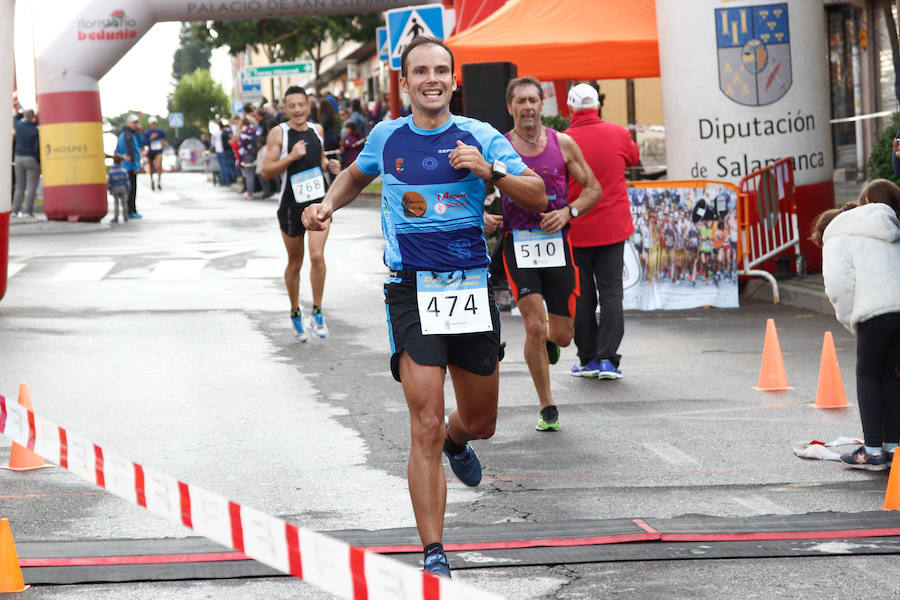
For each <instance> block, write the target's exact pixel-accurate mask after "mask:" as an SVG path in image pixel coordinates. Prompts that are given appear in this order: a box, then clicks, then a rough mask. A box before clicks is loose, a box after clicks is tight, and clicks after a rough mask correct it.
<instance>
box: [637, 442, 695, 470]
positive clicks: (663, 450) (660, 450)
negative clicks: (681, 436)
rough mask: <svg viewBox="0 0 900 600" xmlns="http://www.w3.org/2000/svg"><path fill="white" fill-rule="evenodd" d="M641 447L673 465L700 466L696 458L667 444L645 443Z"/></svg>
mask: <svg viewBox="0 0 900 600" xmlns="http://www.w3.org/2000/svg"><path fill="white" fill-rule="evenodd" d="M641 445H642V446H643V447H644V448H646V449H647V450H649V451H650V452H652V453H653V454H655V455H657V456H658V457H660V458H661V459H663V460H664V461H666V462H668V463H670V464H673V465H696V464H699V463H698V462H697V461H696V460H695V459H694V458H692V457H690V456H688V455H687V454H685V453H684V452H682V451H681V450H679V449H678V448H676V447H675V446H672V445H671V444H666V443H665V442H652V443H651V442H644V443H643V444H641Z"/></svg>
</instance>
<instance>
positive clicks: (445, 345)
mask: <svg viewBox="0 0 900 600" xmlns="http://www.w3.org/2000/svg"><path fill="white" fill-rule="evenodd" d="M488 298H489V300H490V304H491V322H492V323H493V329H492V331H483V332H479V333H457V334H452V335H422V326H421V324H420V323H419V307H418V304H417V303H416V280H415V272H406V271H404V272H403V279H402V281H398V278H393V277H392V278H391V279H390V280H389V281H388V282H386V283H385V284H384V304H385V310H386V312H387V323H388V335H389V336H390V341H391V353H392V354H391V374H392V375H393V376H394V379H396V380H397V381H400V354H401V353H402V352H403V351H404V350H405V351H406V353H407V354H409V357H410V358H412V359H413V361H415V362H416V363H418V364H420V365H428V366H439V367H446V366H447V365H454V366H457V367H459V368H461V369H463V370H466V371H469V372H470V373H474V374H475V375H490V374H492V373H493V372H494V370H495V369H496V368H497V362H499V361H500V360H502V359H503V350H502V348H501V345H500V311H499V310H497V303H496V302H495V301H494V293H493V291H492V290H491V288H490V285H488Z"/></svg>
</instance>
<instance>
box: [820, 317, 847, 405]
mask: <svg viewBox="0 0 900 600" xmlns="http://www.w3.org/2000/svg"><path fill="white" fill-rule="evenodd" d="M813 406H815V407H816V408H846V407H848V406H850V405H849V404H847V395H846V394H844V381H843V380H842V379H841V368H840V367H839V366H838V359H837V352H836V351H835V349H834V339H833V338H832V337H831V332H830V331H826V332H825V339H824V340H823V341H822V360H821V361H820V362H819V385H818V388H817V389H816V403H815V404H813Z"/></svg>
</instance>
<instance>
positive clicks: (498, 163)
mask: <svg viewBox="0 0 900 600" xmlns="http://www.w3.org/2000/svg"><path fill="white" fill-rule="evenodd" d="M504 177H506V163H505V162H503V161H502V160H495V161H494V162H492V163H491V179H493V180H494V181H497V180H498V179H502V178H504Z"/></svg>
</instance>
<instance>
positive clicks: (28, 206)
mask: <svg viewBox="0 0 900 600" xmlns="http://www.w3.org/2000/svg"><path fill="white" fill-rule="evenodd" d="M13 133H14V135H15V137H16V139H15V143H14V145H13V168H14V169H15V173H16V189H15V192H14V193H13V206H12V214H13V215H15V216H18V217H22V216H25V215H28V216H29V217H33V216H34V197H35V195H36V194H37V186H38V181H39V180H40V178H41V162H40V161H41V144H40V141H39V140H38V126H37V119H36V118H35V116H34V111H33V110H31V109H30V108H29V109H28V110H26V111H25V112H23V113H20V114H17V115H16V116H15V117H13ZM23 201H24V203H25V215H23V213H22V203H23Z"/></svg>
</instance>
